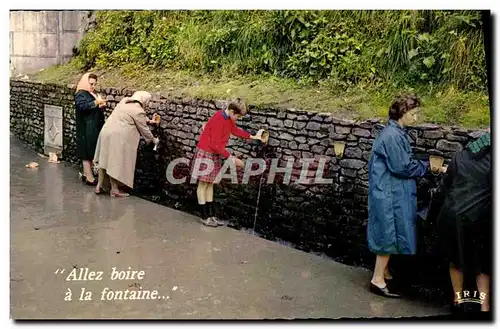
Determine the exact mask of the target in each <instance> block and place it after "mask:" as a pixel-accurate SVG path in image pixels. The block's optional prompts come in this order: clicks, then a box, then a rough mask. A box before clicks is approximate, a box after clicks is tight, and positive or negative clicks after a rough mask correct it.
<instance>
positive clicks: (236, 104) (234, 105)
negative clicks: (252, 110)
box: [227, 98, 247, 115]
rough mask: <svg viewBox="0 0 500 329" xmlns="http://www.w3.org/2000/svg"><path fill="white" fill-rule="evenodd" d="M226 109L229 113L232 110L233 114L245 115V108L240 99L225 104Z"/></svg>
mask: <svg viewBox="0 0 500 329" xmlns="http://www.w3.org/2000/svg"><path fill="white" fill-rule="evenodd" d="M227 109H228V110H229V111H231V110H233V111H234V114H240V115H245V114H246V113H247V106H246V104H245V102H244V101H243V100H241V99H240V98H237V99H235V100H232V101H230V102H229V103H228V104H227Z"/></svg>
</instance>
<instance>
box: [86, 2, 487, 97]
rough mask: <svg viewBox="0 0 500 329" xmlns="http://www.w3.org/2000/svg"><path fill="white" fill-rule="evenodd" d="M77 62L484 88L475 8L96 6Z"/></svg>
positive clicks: (340, 83) (341, 82)
mask: <svg viewBox="0 0 500 329" xmlns="http://www.w3.org/2000/svg"><path fill="white" fill-rule="evenodd" d="M96 20H97V22H96V23H97V24H96V26H97V27H96V28H95V29H94V30H92V31H89V32H88V33H87V34H86V35H85V37H84V39H83V41H82V43H81V47H80V49H79V54H78V58H77V59H78V61H79V63H80V64H81V66H82V67H84V68H86V69H88V68H91V67H96V66H97V67H116V66H120V65H123V64H124V63H128V62H134V63H137V64H138V65H145V66H151V67H156V68H178V69H184V70H193V71H199V72H204V73H210V74H214V76H216V75H217V73H218V72H222V71H224V72H225V73H231V74H234V75H240V74H268V75H274V76H277V77H285V78H295V79H297V80H298V81H302V82H304V83H311V82H313V83H314V82H321V83H323V82H325V81H326V82H328V84H329V85H332V86H336V87H340V88H343V89H346V88H349V87H350V86H352V85H375V86H376V85H380V84H386V85H391V86H393V87H401V88H405V87H407V86H427V87H430V88H431V89H432V88H437V87H439V86H455V87H456V88H457V89H458V90H466V91H472V90H474V91H482V92H485V91H486V68H485V53H484V46H483V34H482V22H481V15H480V12H478V11H408V10H407V11H331V10H324V11H298V10H281V11H257V10H245V11H226V10H219V11H207V10H204V11H199V10H198V11H100V12H97V18H96Z"/></svg>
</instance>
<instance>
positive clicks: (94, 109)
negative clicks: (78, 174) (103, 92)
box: [75, 73, 106, 185]
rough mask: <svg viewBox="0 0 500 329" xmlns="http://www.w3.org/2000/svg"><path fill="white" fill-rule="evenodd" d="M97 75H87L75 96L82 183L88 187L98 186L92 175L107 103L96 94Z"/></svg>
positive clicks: (84, 76) (77, 143) (77, 141)
mask: <svg viewBox="0 0 500 329" xmlns="http://www.w3.org/2000/svg"><path fill="white" fill-rule="evenodd" d="M96 83H97V75H95V74H93V73H86V74H84V75H83V77H82V79H81V80H80V82H79V83H78V86H77V88H76V95H75V107H76V152H77V155H78V157H79V158H80V159H81V160H82V162H83V175H82V181H83V182H85V183H86V184H87V185H96V184H97V180H95V179H94V175H93V173H92V160H93V158H94V152H95V148H96V144H97V138H98V137H99V132H100V131H101V128H102V126H103V125H104V113H103V112H102V109H104V108H105V107H106V101H105V100H104V99H101V98H100V97H98V96H97V95H96V94H95V93H94V90H95V85H96Z"/></svg>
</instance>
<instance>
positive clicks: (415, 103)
mask: <svg viewBox="0 0 500 329" xmlns="http://www.w3.org/2000/svg"><path fill="white" fill-rule="evenodd" d="M419 106H420V99H419V98H418V97H417V96H415V95H403V96H398V97H396V99H395V100H394V102H393V103H392V105H391V107H390V108H389V118H390V119H392V120H399V119H401V118H402V117H403V115H404V114H405V113H406V112H408V111H410V110H413V109H414V108H417V107H419Z"/></svg>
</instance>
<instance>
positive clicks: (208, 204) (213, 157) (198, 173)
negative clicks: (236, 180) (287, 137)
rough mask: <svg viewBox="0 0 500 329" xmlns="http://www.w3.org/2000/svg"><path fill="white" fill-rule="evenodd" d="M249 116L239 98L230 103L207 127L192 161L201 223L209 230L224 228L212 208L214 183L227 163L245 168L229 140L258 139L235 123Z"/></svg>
mask: <svg viewBox="0 0 500 329" xmlns="http://www.w3.org/2000/svg"><path fill="white" fill-rule="evenodd" d="M245 114H246V106H245V103H244V102H243V101H241V100H240V99H239V98H238V99H237V100H236V101H231V102H229V104H228V106H227V108H226V109H225V110H220V111H217V113H215V114H214V115H213V116H212V117H211V118H210V119H209V120H208V122H207V123H206V124H205V125H204V127H203V131H202V133H201V136H200V140H199V142H198V149H197V151H196V154H195V156H194V158H193V160H194V165H193V166H192V171H191V176H192V177H193V179H198V189H197V196H198V204H199V205H200V208H201V213H202V223H203V224H204V225H207V226H214V227H215V226H218V225H223V223H221V222H219V221H218V220H217V218H215V211H214V206H213V197H214V189H213V188H214V183H218V182H216V178H217V175H218V174H219V172H220V170H221V168H222V163H223V161H225V160H229V161H232V162H233V163H234V164H235V165H236V166H237V167H239V168H242V167H243V166H244V163H243V161H242V160H240V159H238V158H237V157H235V156H233V155H231V154H230V153H229V152H228V151H227V150H226V146H227V142H228V141H229V137H230V136H231V135H234V136H236V137H239V138H243V139H259V138H258V137H256V136H252V135H251V134H250V133H249V132H247V131H245V130H243V129H241V128H238V126H236V120H238V119H240V118H242V117H243V116H244V115H245Z"/></svg>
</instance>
